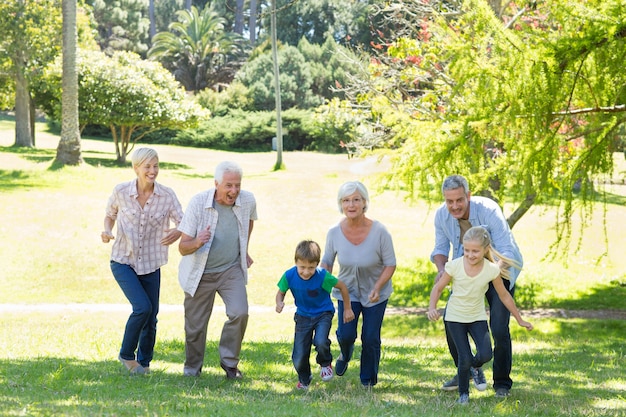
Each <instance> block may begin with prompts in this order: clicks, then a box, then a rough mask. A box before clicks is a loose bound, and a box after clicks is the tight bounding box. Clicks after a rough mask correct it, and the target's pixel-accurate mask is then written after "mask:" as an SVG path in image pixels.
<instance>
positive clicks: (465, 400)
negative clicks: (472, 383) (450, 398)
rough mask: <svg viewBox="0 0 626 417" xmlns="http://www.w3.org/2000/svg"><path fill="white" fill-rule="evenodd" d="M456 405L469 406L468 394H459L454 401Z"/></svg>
mask: <svg viewBox="0 0 626 417" xmlns="http://www.w3.org/2000/svg"><path fill="white" fill-rule="evenodd" d="M456 403H457V404H461V405H468V404H469V394H461V395H459V399H458V400H456Z"/></svg>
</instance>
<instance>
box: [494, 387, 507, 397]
mask: <svg viewBox="0 0 626 417" xmlns="http://www.w3.org/2000/svg"><path fill="white" fill-rule="evenodd" d="M509 395H511V392H510V391H509V390H508V389H507V388H497V389H496V397H497V398H506V397H508V396H509Z"/></svg>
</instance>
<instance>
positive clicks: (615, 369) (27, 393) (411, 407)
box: [0, 320, 626, 417]
mask: <svg viewBox="0 0 626 417" xmlns="http://www.w3.org/2000/svg"><path fill="white" fill-rule="evenodd" d="M551 323H552V322H551ZM390 324H394V323H393V320H391V321H389V320H387V322H386V327H388V326H389V325H390ZM413 324H414V325H415V326H416V327H413V329H414V330H413V332H419V331H420V328H419V326H421V325H422V324H423V323H422V320H415V322H414V323H413ZM553 329H554V330H553V331H547V332H544V333H540V334H536V335H535V336H527V337H528V338H530V337H535V338H539V339H545V340H540V341H539V342H538V343H537V345H538V346H541V345H542V344H545V345H548V346H549V348H547V349H544V348H542V347H538V348H534V349H526V350H524V351H523V352H522V353H518V354H516V356H515V359H514V361H515V365H514V375H513V378H514V379H515V380H516V384H515V386H514V390H513V395H512V397H510V398H509V399H506V400H503V401H502V400H499V399H496V398H494V397H493V395H492V394H491V392H490V391H488V392H485V393H482V394H481V393H477V392H476V391H475V390H474V389H471V395H472V400H471V401H472V402H471V404H470V407H471V408H470V410H471V414H472V415H478V416H483V415H484V416H487V415H494V412H495V413H496V414H498V415H505V414H512V415H528V416H535V415H536V416H539V415H541V416H569V415H572V416H574V415H580V413H579V412H580V410H588V411H589V412H590V414H589V415H591V414H593V415H594V416H614V415H616V414H615V412H616V410H615V408H614V407H610V406H608V407H604V406H602V404H603V403H611V401H613V402H614V403H613V404H618V403H615V401H619V400H618V399H619V398H623V397H622V396H623V392H622V391H621V387H623V385H624V383H625V382H626V381H625V379H624V378H625V376H624V375H623V368H622V366H621V365H620V363H621V362H620V361H622V360H623V356H624V350H625V345H624V334H625V331H626V324H625V323H623V322H621V321H607V322H605V321H593V322H589V321H587V320H574V321H564V320H555V321H554V323H553ZM529 334H530V333H529ZM568 335H575V336H574V337H571V336H568ZM411 340H412V341H413V343H411V344H403V345H389V344H384V345H383V353H382V358H381V367H380V374H379V384H378V385H377V386H376V387H374V388H373V389H371V390H367V389H364V388H363V387H361V385H360V381H359V372H358V364H359V355H360V343H358V344H357V348H356V349H355V357H354V360H353V361H352V362H351V363H350V367H349V369H348V371H347V372H346V374H345V375H344V376H343V377H335V378H334V379H333V380H331V381H329V382H327V383H322V382H321V381H320V379H319V374H318V369H319V368H318V367H317V365H316V364H315V354H313V355H312V356H311V363H312V369H313V382H312V384H311V387H310V389H309V390H308V391H307V392H302V391H298V390H296V389H295V383H296V382H297V376H296V374H295V372H294V370H293V366H292V364H291V359H290V358H291V343H290V342H284V343H281V342H255V343H244V346H243V350H242V353H241V357H242V362H241V364H240V367H241V369H242V371H243V372H244V375H245V376H244V379H243V380H237V381H232V380H226V379H225V378H224V373H223V371H222V370H221V369H220V368H219V357H218V353H217V351H218V343H217V341H209V343H208V345H207V351H206V357H205V367H204V369H203V373H202V375H201V376H200V377H198V378H190V377H183V376H182V363H183V361H184V345H183V342H182V341H181V340H169V341H163V342H159V343H157V346H156V358H155V362H153V364H152V373H151V374H150V375H147V376H137V377H130V376H128V374H127V372H126V371H125V370H124V369H123V368H122V366H121V364H119V363H118V362H117V361H116V360H105V361H85V360H80V359H75V358H71V357H70V358H60V357H37V358H33V359H5V358H3V359H0V384H1V385H2V390H1V391H0V414H2V415H18V414H25V415H42V416H47V415H66V416H72V415H75V416H87V415H88V416H97V415H117V416H131V415H133V416H134V415H191V416H206V415H212V416H232V415H253V414H254V415H256V416H272V417H276V416H283V415H293V416H295V415H298V416H320V415H333V416H355V415H360V416H361V415H362V416H383V415H384V416H391V415H394V416H414V415H416V414H417V415H423V416H441V415H454V413H452V414H451V412H452V411H453V410H454V409H455V408H454V401H455V400H456V393H454V392H453V393H447V392H443V391H440V390H439V389H438V388H439V386H440V384H441V382H442V381H444V380H445V379H447V378H448V377H449V376H450V375H451V374H453V372H454V369H453V368H452V367H451V360H450V358H449V357H448V354H447V352H446V349H445V348H444V347H443V344H444V343H445V342H444V337H443V334H442V335H441V342H442V347H441V348H432V347H422V346H419V343H420V342H419V340H420V339H415V338H414V339H411ZM582 340H593V341H594V343H592V344H587V345H585V346H581V344H580V341H582ZM414 343H417V344H414ZM530 346H533V345H532V343H530ZM332 348H333V351H334V352H335V351H336V349H337V346H336V344H333V346H332ZM485 373H486V374H487V378H488V379H489V378H490V377H491V369H490V366H489V365H486V366H485ZM616 399H617V400H616ZM451 407H453V408H452V409H451ZM496 410H497V412H496ZM591 410H593V411H591ZM457 411H459V410H457ZM618 411H619V410H618ZM621 411H624V408H623V407H622V410H621Z"/></svg>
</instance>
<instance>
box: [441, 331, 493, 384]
mask: <svg viewBox="0 0 626 417" xmlns="http://www.w3.org/2000/svg"><path fill="white" fill-rule="evenodd" d="M446 328H447V330H448V332H449V335H450V337H451V338H452V341H453V342H454V346H455V347H456V351H457V354H458V364H457V367H458V371H457V372H458V377H459V394H469V379H470V367H472V368H480V367H481V366H483V364H484V363H487V362H489V361H490V360H491V356H492V350H491V336H490V335H489V327H488V326H487V321H486V320H485V321H475V322H473V323H459V322H456V321H448V322H446ZM468 335H469V336H471V338H472V339H473V340H474V344H476V355H474V354H472V348H471V346H470V342H469V338H468Z"/></svg>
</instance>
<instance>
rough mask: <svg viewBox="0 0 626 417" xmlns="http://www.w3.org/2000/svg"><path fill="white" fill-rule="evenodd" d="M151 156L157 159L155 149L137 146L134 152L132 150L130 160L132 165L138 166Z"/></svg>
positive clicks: (157, 155)
mask: <svg viewBox="0 0 626 417" xmlns="http://www.w3.org/2000/svg"><path fill="white" fill-rule="evenodd" d="M152 158H156V159H157V160H158V159H159V154H157V151H155V150H154V149H152V148H138V149H136V150H135V152H133V156H132V159H131V161H132V162H133V167H138V166H140V165H141V164H143V163H144V162H146V161H149V160H151V159H152Z"/></svg>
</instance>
